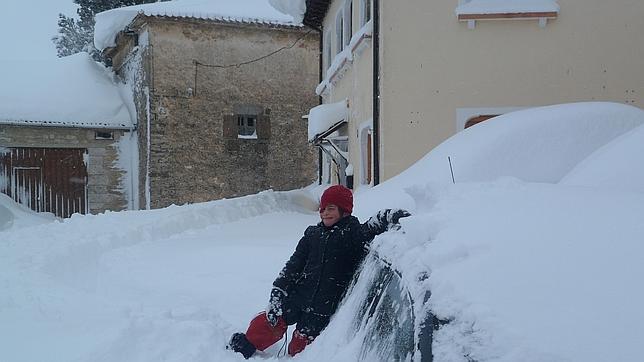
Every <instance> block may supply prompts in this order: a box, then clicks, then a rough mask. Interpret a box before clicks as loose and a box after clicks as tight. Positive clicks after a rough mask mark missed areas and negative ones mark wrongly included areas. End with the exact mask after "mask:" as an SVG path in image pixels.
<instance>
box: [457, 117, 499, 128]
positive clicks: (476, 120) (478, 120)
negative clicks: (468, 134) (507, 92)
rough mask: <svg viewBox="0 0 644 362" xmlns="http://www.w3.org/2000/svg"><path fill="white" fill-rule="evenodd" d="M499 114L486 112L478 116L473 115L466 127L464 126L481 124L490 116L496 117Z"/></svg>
mask: <svg viewBox="0 0 644 362" xmlns="http://www.w3.org/2000/svg"><path fill="white" fill-rule="evenodd" d="M496 116H498V114H484V115H480V116H476V117H472V118H470V119H468V120H467V122H465V127H464V128H469V127H472V126H474V125H475V124H479V123H481V122H485V121H487V120H488V119H490V118H494V117H496Z"/></svg>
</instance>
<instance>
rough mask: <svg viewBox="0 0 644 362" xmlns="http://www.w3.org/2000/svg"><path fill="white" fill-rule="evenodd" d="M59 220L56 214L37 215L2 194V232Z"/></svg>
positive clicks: (0, 227) (0, 228)
mask: <svg viewBox="0 0 644 362" xmlns="http://www.w3.org/2000/svg"><path fill="white" fill-rule="evenodd" d="M54 220H57V218H56V216H54V214H50V213H44V212H41V213H37V212H35V211H32V210H31V209H29V208H28V207H26V206H23V205H20V204H18V203H16V202H15V201H13V199H11V198H10V197H9V196H7V195H5V194H3V193H0V231H3V230H8V229H13V230H16V229H19V228H23V227H27V226H34V225H39V224H44V223H48V222H52V221H54Z"/></svg>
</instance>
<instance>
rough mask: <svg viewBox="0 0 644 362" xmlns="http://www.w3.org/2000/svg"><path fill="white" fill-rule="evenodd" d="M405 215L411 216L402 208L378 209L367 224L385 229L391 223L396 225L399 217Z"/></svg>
mask: <svg viewBox="0 0 644 362" xmlns="http://www.w3.org/2000/svg"><path fill="white" fill-rule="evenodd" d="M407 216H411V214H410V213H409V212H407V210H403V209H386V210H380V211H378V213H377V214H376V215H374V216H372V217H371V219H369V225H373V226H375V227H378V228H381V229H384V230H386V229H389V228H390V227H391V226H393V225H398V222H399V221H400V219H402V218H403V217H407Z"/></svg>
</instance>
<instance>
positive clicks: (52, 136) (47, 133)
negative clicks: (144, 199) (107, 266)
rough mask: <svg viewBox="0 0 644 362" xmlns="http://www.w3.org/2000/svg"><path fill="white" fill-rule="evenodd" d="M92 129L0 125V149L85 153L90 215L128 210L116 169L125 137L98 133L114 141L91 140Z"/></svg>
mask: <svg viewBox="0 0 644 362" xmlns="http://www.w3.org/2000/svg"><path fill="white" fill-rule="evenodd" d="M95 131H96V130H94V129H82V128H60V127H32V126H9V125H0V146H2V147H8V148H9V147H34V148H81V149H86V150H87V154H88V156H89V157H88V161H87V173H88V179H87V198H88V206H89V212H90V213H100V212H104V211H106V210H113V211H119V210H124V209H126V208H127V207H128V202H129V200H128V197H127V192H125V189H124V187H123V185H122V182H121V181H122V178H123V177H124V176H125V172H124V171H123V170H120V169H119V167H118V166H117V164H118V162H119V161H118V159H119V157H120V156H119V149H118V146H117V144H118V142H119V140H120V139H121V137H123V136H124V135H128V136H129V133H128V132H126V131H122V130H99V131H101V132H112V134H113V136H114V139H112V140H97V139H95Z"/></svg>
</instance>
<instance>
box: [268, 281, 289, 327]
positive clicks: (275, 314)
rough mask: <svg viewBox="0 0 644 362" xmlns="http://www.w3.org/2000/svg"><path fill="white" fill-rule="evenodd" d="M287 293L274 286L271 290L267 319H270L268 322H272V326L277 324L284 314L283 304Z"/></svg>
mask: <svg viewBox="0 0 644 362" xmlns="http://www.w3.org/2000/svg"><path fill="white" fill-rule="evenodd" d="M286 295H287V294H286V292H285V291H283V290H282V289H280V288H273V289H272V290H271V296H270V298H269V299H268V307H266V319H268V323H270V325H271V326H272V327H275V326H276V325H277V322H278V321H279V318H280V317H281V316H282V314H283V312H282V305H283V303H284V298H285V297H286Z"/></svg>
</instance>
